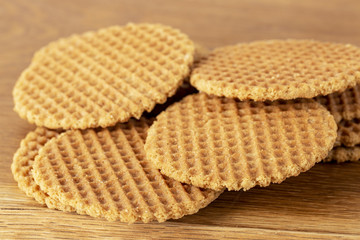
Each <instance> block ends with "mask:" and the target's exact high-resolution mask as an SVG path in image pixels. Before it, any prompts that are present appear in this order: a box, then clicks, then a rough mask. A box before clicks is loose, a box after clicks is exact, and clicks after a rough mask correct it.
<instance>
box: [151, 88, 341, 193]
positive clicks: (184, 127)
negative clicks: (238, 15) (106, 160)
mask: <svg viewBox="0 0 360 240" xmlns="http://www.w3.org/2000/svg"><path fill="white" fill-rule="evenodd" d="M336 129H337V127H336V123H335V121H334V118H333V117H332V115H331V114H330V113H329V112H328V111H327V110H326V109H325V108H324V107H323V106H321V105H320V104H319V103H317V102H315V101H314V100H312V99H305V100H304V99H298V100H293V101H275V102H253V101H244V102H242V101H239V100H236V99H230V98H220V97H215V96H209V95H206V94H204V93H199V94H194V95H190V96H187V97H185V98H184V99H183V100H181V101H180V102H177V103H175V104H173V105H171V106H170V107H168V108H167V109H166V110H165V111H164V112H162V113H161V114H159V115H158V116H157V121H155V122H154V124H153V125H152V126H151V127H150V129H149V132H148V137H147V139H146V144H145V151H146V156H147V158H148V159H149V160H151V161H152V162H153V163H154V164H155V166H156V167H158V168H159V169H160V171H161V173H162V174H164V175H166V176H168V177H171V178H173V179H175V180H178V181H180V182H185V183H189V184H193V185H194V186H198V187H204V188H211V189H214V190H219V189H222V188H223V187H226V188H228V189H229V190H240V189H243V190H248V189H250V188H252V187H254V186H255V185H260V186H267V185H269V184H270V183H271V182H274V183H280V182H282V181H283V180H284V179H285V178H287V177H290V176H296V175H298V174H299V173H300V172H303V171H306V170H308V169H310V168H311V167H312V166H313V165H314V164H315V163H316V162H319V161H321V160H322V159H323V158H325V157H326V156H327V155H328V152H329V151H330V149H331V148H332V147H333V144H334V142H335V138H336V136H337V134H336Z"/></svg>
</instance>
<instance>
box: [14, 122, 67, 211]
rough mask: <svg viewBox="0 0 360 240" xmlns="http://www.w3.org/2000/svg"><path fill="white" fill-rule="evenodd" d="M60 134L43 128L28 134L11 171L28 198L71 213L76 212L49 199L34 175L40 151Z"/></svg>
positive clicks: (16, 154) (17, 152)
mask: <svg viewBox="0 0 360 240" xmlns="http://www.w3.org/2000/svg"><path fill="white" fill-rule="evenodd" d="M58 134H59V132H58V131H54V130H48V129H46V128H42V127H38V128H36V129H35V130H34V131H32V132H30V133H28V134H27V135H26V137H25V138H24V139H23V140H22V141H21V144H20V148H19V149H18V150H17V151H16V153H15V155H14V158H13V162H12V164H11V171H12V174H13V176H14V179H15V181H17V183H18V186H19V188H20V189H21V190H22V191H24V192H25V193H26V195H27V196H29V197H32V198H34V199H35V200H36V201H37V202H39V203H40V204H46V205H47V207H49V208H54V209H59V210H62V211H66V212H69V211H74V209H73V208H72V207H70V206H68V205H64V204H61V203H60V202H59V201H57V200H56V199H54V198H52V197H49V195H47V194H46V193H45V192H43V191H42V190H41V189H40V186H39V185H37V184H36V182H35V180H34V178H33V174H32V169H33V163H34V160H35V156H37V154H38V153H39V149H40V148H42V147H43V146H44V145H45V144H46V143H47V142H48V141H49V140H50V139H52V138H54V137H56V136H57V135H58Z"/></svg>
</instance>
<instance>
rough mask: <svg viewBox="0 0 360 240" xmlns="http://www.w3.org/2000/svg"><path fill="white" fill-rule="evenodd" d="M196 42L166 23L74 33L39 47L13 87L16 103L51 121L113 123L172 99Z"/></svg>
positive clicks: (54, 124)
mask: <svg viewBox="0 0 360 240" xmlns="http://www.w3.org/2000/svg"><path fill="white" fill-rule="evenodd" d="M193 57H194V43H193V42H192V41H191V40H190V39H189V38H188V37H187V36H186V35H185V34H183V33H181V32H180V31H179V30H176V29H173V28H171V27H168V26H164V25H160V24H147V23H143V24H127V25H126V26H124V27H119V26H114V27H109V28H104V29H100V30H99V31H96V32H87V33H84V34H82V35H73V36H71V37H68V38H64V39H60V40H58V41H56V42H52V43H50V44H49V45H47V46H46V47H44V48H42V49H41V50H39V51H38V52H37V53H36V54H35V55H34V58H33V59H32V62H31V64H30V66H29V67H28V68H27V69H26V70H25V71H24V72H23V73H22V74H21V76H20V78H19V80H18V82H17V83H16V85H15V88H14V90H13V97H14V102H15V111H16V112H17V113H18V114H19V115H20V116H21V117H22V118H24V119H27V120H28V121H29V122H30V123H35V124H36V125H38V126H46V127H48V128H54V129H57V128H63V129H70V128H71V129H85V128H93V127H98V126H101V127H107V126H113V125H115V124H116V123H117V122H125V121H127V120H128V119H130V118H131V117H135V118H140V116H141V114H142V113H143V111H144V110H146V111H151V110H152V109H153V108H154V106H155V104H157V103H164V102H165V101H166V99H167V98H168V97H169V96H172V95H173V94H174V93H175V92H176V89H177V88H178V87H179V86H180V85H181V83H182V82H183V79H184V78H185V77H187V76H188V75H189V71H190V67H191V65H192V64H193Z"/></svg>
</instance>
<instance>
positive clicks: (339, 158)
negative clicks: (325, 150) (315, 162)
mask: <svg viewBox="0 0 360 240" xmlns="http://www.w3.org/2000/svg"><path fill="white" fill-rule="evenodd" d="M359 159H360V146H354V147H344V146H340V147H335V148H334V149H333V150H331V152H330V153H329V156H327V157H326V158H325V159H324V162H331V161H336V162H337V163H342V162H356V161H358V160H359Z"/></svg>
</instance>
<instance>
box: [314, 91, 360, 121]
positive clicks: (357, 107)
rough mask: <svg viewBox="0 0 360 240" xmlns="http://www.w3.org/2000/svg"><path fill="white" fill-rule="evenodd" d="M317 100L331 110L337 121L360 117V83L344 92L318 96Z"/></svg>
mask: <svg viewBox="0 0 360 240" xmlns="http://www.w3.org/2000/svg"><path fill="white" fill-rule="evenodd" d="M316 100H317V101H318V102H319V103H321V104H322V105H324V106H325V107H326V108H327V109H328V110H329V111H330V112H331V114H332V115H333V116H334V118H335V121H336V122H337V123H339V122H341V121H342V120H352V119H355V118H358V119H360V85H356V86H355V87H353V88H349V89H346V90H345V91H344V92H336V93H333V94H329V95H326V96H318V97H316Z"/></svg>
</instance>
